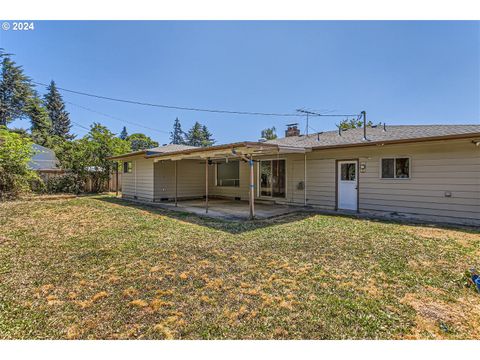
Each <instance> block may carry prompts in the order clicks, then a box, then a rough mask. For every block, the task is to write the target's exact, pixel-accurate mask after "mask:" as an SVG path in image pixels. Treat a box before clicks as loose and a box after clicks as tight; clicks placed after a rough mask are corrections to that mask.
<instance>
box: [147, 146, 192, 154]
mask: <svg viewBox="0 0 480 360" xmlns="http://www.w3.org/2000/svg"><path fill="white" fill-rule="evenodd" d="M195 148H196V147H195V146H189V145H176V144H168V145H163V146H158V147H155V148H151V149H147V155H154V154H159V153H161V154H167V153H171V152H177V151H183V150H189V149H195Z"/></svg>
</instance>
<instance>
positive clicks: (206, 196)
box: [205, 158, 209, 214]
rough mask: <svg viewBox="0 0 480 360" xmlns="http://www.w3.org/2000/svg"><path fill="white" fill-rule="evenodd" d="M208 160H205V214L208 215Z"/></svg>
mask: <svg viewBox="0 0 480 360" xmlns="http://www.w3.org/2000/svg"><path fill="white" fill-rule="evenodd" d="M208 161H209V160H208V158H207V159H206V160H205V212H206V213H207V214H208Z"/></svg>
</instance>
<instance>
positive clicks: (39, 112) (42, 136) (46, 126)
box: [26, 97, 52, 146]
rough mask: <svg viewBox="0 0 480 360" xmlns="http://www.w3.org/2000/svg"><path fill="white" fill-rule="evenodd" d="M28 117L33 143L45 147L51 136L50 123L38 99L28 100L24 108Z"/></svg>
mask: <svg viewBox="0 0 480 360" xmlns="http://www.w3.org/2000/svg"><path fill="white" fill-rule="evenodd" d="M26 111H27V113H28V117H29V118H30V122H31V127H30V131H31V134H32V139H33V141H34V142H35V143H37V144H39V145H42V146H47V145H48V143H49V139H50V137H51V134H52V122H51V120H50V118H49V116H48V111H47V109H46V108H45V107H43V106H42V102H41V101H40V99H39V98H38V97H33V98H31V99H30V100H29V102H28V105H27V107H26Z"/></svg>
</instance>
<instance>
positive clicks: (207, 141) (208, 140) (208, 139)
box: [202, 125, 215, 147]
mask: <svg viewBox="0 0 480 360" xmlns="http://www.w3.org/2000/svg"><path fill="white" fill-rule="evenodd" d="M202 133H203V140H202V146H203V147H206V146H212V145H213V144H214V143H215V140H214V139H213V137H212V136H213V134H212V133H211V132H210V131H208V128H207V127H206V126H205V125H203V126H202Z"/></svg>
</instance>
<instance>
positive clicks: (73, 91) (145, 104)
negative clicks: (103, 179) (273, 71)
mask: <svg viewBox="0 0 480 360" xmlns="http://www.w3.org/2000/svg"><path fill="white" fill-rule="evenodd" d="M32 83H34V84H37V85H41V86H44V87H48V86H49V85H48V84H45V83H41V82H38V81H33V80H32ZM57 89H59V90H62V91H66V92H69V93H72V94H77V95H82V96H88V97H92V98H96V99H102V100H109V101H116V102H122V103H127V104H134V105H142V106H150V107H158V108H163V109H174V110H185V111H197V112H208V113H220V114H231V115H253V116H278V117H305V114H299V113H269V112H254V111H232V110H219V109H204V108H196V107H185V106H174V105H164V104H153V103H148V102H143V101H136V100H126V99H118V98H113V97H109V96H103V95H96V94H91V93H86V92H83V91H77V90H71V89H66V88H61V87H57ZM358 115H359V114H328V113H315V114H310V116H328V117H345V116H358ZM122 121H123V120H122Z"/></svg>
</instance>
